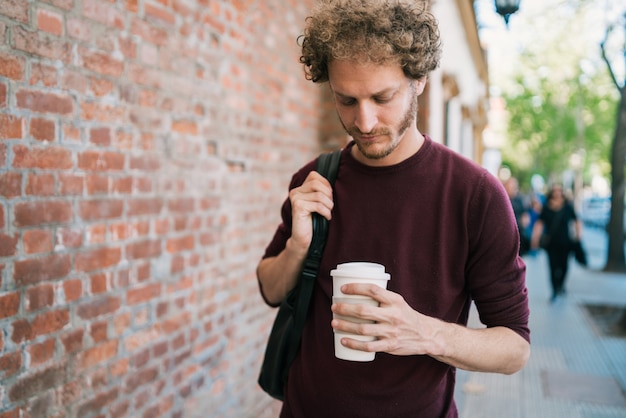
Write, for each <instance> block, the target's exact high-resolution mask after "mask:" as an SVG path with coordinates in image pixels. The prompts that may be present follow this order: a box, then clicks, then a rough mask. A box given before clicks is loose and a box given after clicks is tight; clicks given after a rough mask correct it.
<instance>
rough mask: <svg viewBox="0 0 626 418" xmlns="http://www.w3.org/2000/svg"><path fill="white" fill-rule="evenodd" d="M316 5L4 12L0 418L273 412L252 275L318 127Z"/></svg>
mask: <svg viewBox="0 0 626 418" xmlns="http://www.w3.org/2000/svg"><path fill="white" fill-rule="evenodd" d="M310 4H312V0H310V1H304V2H303V1H299V0H282V1H281V0H256V1H245V0H232V1H224V0H221V1H219V0H160V1H156V0H155V1H151V0H45V1H37V0H1V1H0V327H1V329H2V333H0V382H1V385H0V386H1V387H0V418H9V417H42V416H46V417H96V416H97V417H116V418H117V417H157V416H168V417H169V416H171V417H196V416H197V417H220V416H224V417H257V416H262V415H263V414H265V415H266V416H271V411H275V410H276V407H277V405H276V403H275V402H271V401H270V399H269V398H268V397H267V396H266V395H264V394H263V393H262V392H261V391H260V390H259V389H258V387H257V384H256V378H257V375H258V370H259V365H260V361H261V357H262V353H263V349H264V346H265V342H266V338H267V335H268V332H269V328H270V326H271V323H272V320H273V317H274V314H275V311H274V310H271V309H269V308H267V307H266V306H265V305H264V304H263V302H262V301H261V298H260V296H259V294H258V289H257V283H256V277H255V267H256V264H257V262H258V260H259V258H260V256H261V254H262V252H263V249H264V247H265V245H266V244H267V242H268V241H269V239H270V238H271V235H272V233H273V231H274V228H275V226H276V224H277V222H278V221H279V206H280V203H281V202H282V200H283V199H284V198H285V197H286V187H287V183H288V180H289V178H290V175H291V174H292V172H293V171H294V170H295V169H296V168H297V167H299V166H300V165H302V164H303V163H304V162H306V161H307V160H309V159H310V158H312V156H314V155H315V154H316V153H317V151H318V149H319V145H318V144H319V139H320V138H318V136H320V135H319V134H318V128H319V127H320V126H328V123H327V122H324V121H322V120H320V119H321V118H322V119H323V118H324V117H325V116H324V115H325V114H326V113H327V112H324V111H321V110H320V108H324V107H325V106H320V105H321V102H322V99H320V97H321V94H320V90H319V89H320V88H323V87H318V86H315V85H313V84H312V83H309V82H307V81H306V80H305V79H304V77H303V72H302V69H301V67H300V65H299V63H298V61H297V58H298V47H297V45H296V43H295V40H296V37H297V36H298V35H299V34H300V30H301V27H302V23H303V21H304V18H305V16H306V14H307V11H308V7H309V6H310ZM331 125H332V124H331ZM326 129H327V130H328V128H326ZM331 130H332V129H331Z"/></svg>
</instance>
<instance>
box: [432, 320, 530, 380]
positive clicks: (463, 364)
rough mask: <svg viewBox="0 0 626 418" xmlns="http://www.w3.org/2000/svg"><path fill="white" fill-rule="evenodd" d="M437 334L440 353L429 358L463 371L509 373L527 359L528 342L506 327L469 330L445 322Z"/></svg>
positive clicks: (519, 367) (528, 353) (517, 368)
mask: <svg viewBox="0 0 626 418" xmlns="http://www.w3.org/2000/svg"><path fill="white" fill-rule="evenodd" d="M437 334H438V335H437V338H438V339H440V340H439V341H440V344H438V346H439V347H440V349H441V354H434V355H432V357H433V358H436V359H437V360H439V361H442V362H444V363H447V364H450V365H451V366H454V367H457V368H459V369H463V370H469V371H477V372H484V373H504V374H512V373H515V372H517V371H519V370H520V369H521V368H522V367H524V365H525V364H526V362H527V361H528V357H529V356H530V345H529V343H528V342H527V341H526V340H525V339H524V338H522V337H521V336H520V335H518V334H517V333H515V332H514V331H513V330H511V329H509V328H506V327H493V328H482V329H471V328H466V327H463V326H460V325H457V324H448V323H446V324H443V326H442V327H441V329H440V331H439V332H438V333H437Z"/></svg>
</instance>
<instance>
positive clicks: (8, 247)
mask: <svg viewBox="0 0 626 418" xmlns="http://www.w3.org/2000/svg"><path fill="white" fill-rule="evenodd" d="M17 242H18V235H17V234H13V235H8V234H3V233H1V232H0V257H11V256H13V255H15V253H16V252H17Z"/></svg>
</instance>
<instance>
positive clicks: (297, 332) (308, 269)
mask: <svg viewBox="0 0 626 418" xmlns="http://www.w3.org/2000/svg"><path fill="white" fill-rule="evenodd" d="M340 159H341V150H337V151H334V152H331V153H326V154H322V155H320V156H319V158H318V160H317V171H318V172H319V173H320V174H321V175H323V176H324V177H326V178H327V179H328V181H329V182H330V184H331V185H332V184H334V182H335V179H336V178H337V171H338V169H339V160H340ZM312 218H313V239H312V240H311V244H310V246H309V252H308V255H307V258H306V260H305V261H304V266H303V268H302V272H301V274H300V281H299V283H298V285H297V287H299V289H298V299H297V302H296V307H297V309H296V310H295V314H294V332H293V333H292V335H291V337H292V338H293V340H292V341H293V344H292V345H291V346H292V347H295V349H294V350H293V351H292V352H290V353H289V358H288V364H291V361H292V360H293V358H294V357H295V355H296V352H297V347H299V345H300V338H301V336H302V328H303V327H304V322H305V320H306V316H307V313H308V310H309V301H310V300H311V295H312V294H313V287H314V285H315V279H316V277H317V271H318V270H319V266H320V261H321V259H322V253H323V252H324V246H325V245H326V237H327V235H328V220H327V219H326V218H324V217H323V216H322V215H320V214H319V213H315V212H314V213H313V214H312Z"/></svg>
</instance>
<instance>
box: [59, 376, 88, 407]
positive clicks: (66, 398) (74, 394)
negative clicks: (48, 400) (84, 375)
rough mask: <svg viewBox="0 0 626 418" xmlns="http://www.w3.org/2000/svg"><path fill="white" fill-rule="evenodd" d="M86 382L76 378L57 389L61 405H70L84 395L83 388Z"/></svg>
mask: <svg viewBox="0 0 626 418" xmlns="http://www.w3.org/2000/svg"><path fill="white" fill-rule="evenodd" d="M83 385H84V383H83V382H82V381H80V380H75V381H73V382H69V383H66V384H64V385H63V386H61V387H60V388H59V389H58V390H57V399H58V401H59V403H60V404H61V405H70V404H73V403H75V402H77V401H78V400H79V399H80V398H82V396H83V392H82V388H83Z"/></svg>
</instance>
